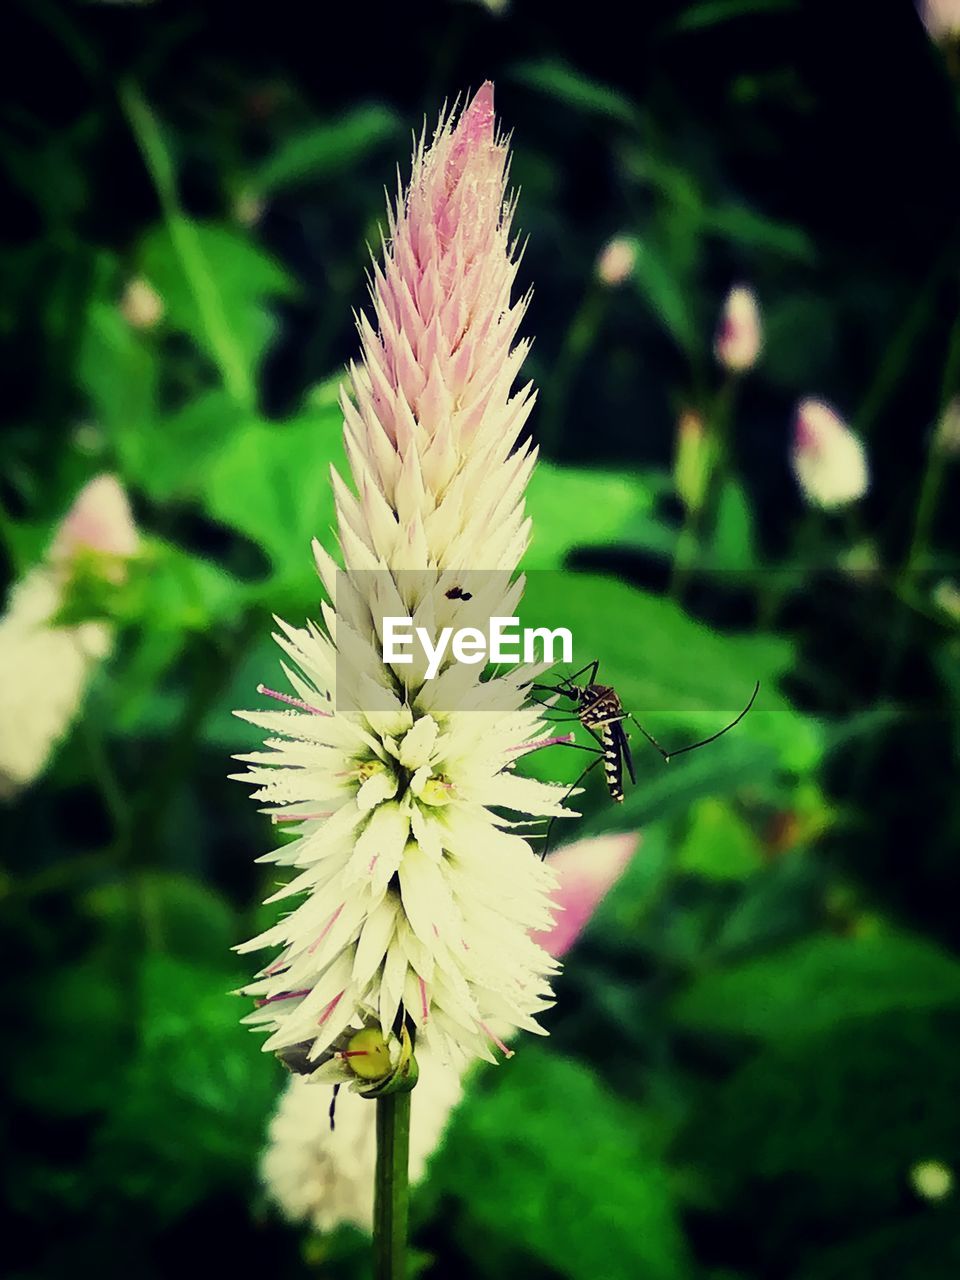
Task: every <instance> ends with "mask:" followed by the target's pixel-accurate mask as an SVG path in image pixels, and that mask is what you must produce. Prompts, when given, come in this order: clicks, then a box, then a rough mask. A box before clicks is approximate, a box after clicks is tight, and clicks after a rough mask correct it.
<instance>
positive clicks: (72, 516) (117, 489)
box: [0, 475, 140, 798]
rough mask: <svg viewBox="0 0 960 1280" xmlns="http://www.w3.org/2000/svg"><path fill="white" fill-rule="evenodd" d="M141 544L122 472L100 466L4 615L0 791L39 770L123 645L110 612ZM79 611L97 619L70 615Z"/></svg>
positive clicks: (0, 631)
mask: <svg viewBox="0 0 960 1280" xmlns="http://www.w3.org/2000/svg"><path fill="white" fill-rule="evenodd" d="M139 545H140V539H139V535H138V533H137V528H136V525H135V524H134V521H133V516H132V514H131V511H130V504H129V502H128V501H127V495H126V493H125V492H124V490H123V488H122V486H121V485H120V482H119V481H118V480H117V479H116V477H115V476H112V475H100V476H95V477H94V478H93V479H92V480H89V481H87V483H86V484H85V485H84V486H83V488H82V489H81V490H80V492H79V493H78V494H77V496H76V498H75V499H74V501H73V504H72V506H71V507H70V509H69V511H68V512H67V514H66V515H65V516H64V518H63V519H62V520H61V522H60V524H59V525H58V526H57V528H56V530H55V532H54V536H53V540H52V542H51V544H50V546H49V548H48V550H47V552H46V555H45V557H44V558H43V559H42V560H41V561H40V562H39V563H38V564H36V565H34V566H33V568H31V569H30V570H29V571H28V572H27V574H26V575H25V576H24V578H23V579H22V580H21V581H20V582H17V583H16V584H15V585H14V586H13V588H12V590H11V592H10V596H9V599H8V602H7V608H6V611H5V612H4V614H3V616H2V617H0V797H2V798H7V797H9V796H12V795H14V794H15V793H16V792H17V791H19V790H20V789H21V788H23V787H25V786H27V785H28V784H29V783H31V782H32V781H33V780H34V779H35V778H36V777H38V775H39V774H41V773H42V772H43V770H44V768H45V767H46V764H47V761H48V760H49V759H50V756H51V755H52V753H53V750H54V748H55V747H56V745H57V743H58V742H59V741H60V740H61V738H63V737H64V735H65V734H66V732H67V730H68V729H69V728H70V725H71V723H72V721H73V719H74V717H75V715H76V714H77V711H78V710H79V708H80V705H81V703H82V701H83V697H84V694H85V692H86V689H87V685H88V684H89V682H90V679H91V677H92V676H93V673H94V671H95V670H96V668H97V666H98V665H99V664H100V663H101V662H103V661H104V660H105V659H106V658H107V657H108V656H109V654H110V652H111V650H112V648H113V628H112V626H111V625H110V623H109V622H108V621H106V620H105V618H104V616H103V615H105V614H108V613H109V610H110V600H111V595H112V594H113V592H114V591H115V590H116V589H117V588H118V587H120V586H122V585H123V583H124V581H125V580H126V577H127V562H128V560H130V559H131V558H132V557H134V556H135V555H136V554H137V552H138V550H139ZM88 604H89V608H88V607H87V605H88ZM71 611H73V612H76V613H78V614H79V615H80V616H81V617H82V616H84V615H86V616H87V618H88V619H89V620H87V621H77V622H73V621H67V620H66V617H67V616H68V615H69V614H70V612H71ZM58 615H59V616H58ZM61 618H63V619H64V620H63V621H61Z"/></svg>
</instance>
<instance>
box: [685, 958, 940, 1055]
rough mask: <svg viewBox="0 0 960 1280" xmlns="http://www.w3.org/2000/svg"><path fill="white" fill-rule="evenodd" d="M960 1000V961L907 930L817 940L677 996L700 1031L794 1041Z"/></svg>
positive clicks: (702, 981)
mask: <svg viewBox="0 0 960 1280" xmlns="http://www.w3.org/2000/svg"><path fill="white" fill-rule="evenodd" d="M957 1003H960V961H957V960H955V959H954V958H953V957H952V956H950V955H948V954H947V953H946V952H945V951H941V950H940V949H939V948H938V947H936V946H934V945H933V944H932V943H929V942H925V941H924V940H923V939H921V938H915V937H911V936H910V935H908V934H900V933H887V934H881V935H880V936H878V937H867V938H857V937H854V938H839V937H829V936H825V937H815V938H811V939H809V940H808V941H804V942H799V943H796V944H795V945H793V946H790V947H786V948H784V949H783V950H781V951H777V952H774V953H773V954H771V955H767V956H763V957H760V958H758V959H755V960H748V961H746V962H745V963H743V964H741V965H737V966H733V967H731V968H728V969H725V970H720V971H718V972H715V973H708V974H706V975H704V976H703V977H702V978H700V979H699V980H698V981H697V982H696V983H694V985H693V986H692V987H691V988H690V989H689V990H688V991H686V992H685V993H684V994H683V995H682V996H681V997H680V998H679V1000H678V1001H677V1004H676V1013H677V1017H678V1018H679V1019H680V1021H681V1022H684V1023H686V1024H688V1025H690V1026H694V1027H697V1028H699V1029H701V1030H704V1031H719V1032H728V1033H733V1034H739V1035H747V1036H756V1037H760V1038H775V1039H795V1038H797V1037H798V1036H805V1035H811V1034H813V1033H816V1032H820V1031H824V1030H827V1029H829V1028H830V1027H833V1026H835V1025H837V1024H839V1023H844V1022H850V1021H853V1020H857V1019H863V1018H868V1017H873V1016H876V1015H878V1014H881V1013H886V1012H889V1011H891V1010H896V1009H935V1008H938V1007H940V1006H945V1005H952V1004H957Z"/></svg>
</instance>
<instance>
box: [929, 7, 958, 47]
mask: <svg viewBox="0 0 960 1280" xmlns="http://www.w3.org/2000/svg"><path fill="white" fill-rule="evenodd" d="M920 17H921V18H922V19H923V25H924V26H925V27H926V28H927V32H928V34H929V36H930V39H931V40H935V41H937V42H938V43H939V42H940V41H943V40H952V39H954V38H955V37H958V36H960V0H920Z"/></svg>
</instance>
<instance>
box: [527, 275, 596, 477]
mask: <svg viewBox="0 0 960 1280" xmlns="http://www.w3.org/2000/svg"><path fill="white" fill-rule="evenodd" d="M608 292H609V290H608V289H604V288H603V286H602V285H600V284H599V283H598V282H597V281H596V280H591V281H590V283H589V284H588V285H587V288H586V291H585V292H584V295H583V298H582V300H581V302H580V306H579V307H578V308H577V310H576V312H575V313H574V316H573V319H572V320H571V321H570V325H569V327H568V329H567V332H566V333H565V334H564V338H563V342H562V344H561V346H560V352H559V354H558V356H557V361H556V365H555V368H554V373H553V376H552V377H551V378H550V380H549V382H548V384H547V387H546V388H545V390H546V391H547V392H548V393H549V394H548V395H547V396H545V398H544V404H543V408H542V410H541V413H540V423H539V427H538V430H537V440H538V442H539V444H540V447H541V449H542V450H543V451H544V453H545V454H547V456H548V457H551V458H554V457H556V455H557V452H558V451H559V448H560V444H561V441H562V437H563V419H564V414H565V413H566V412H567V410H568V408H569V404H570V392H571V388H572V387H573V385H574V383H575V382H576V378H577V374H578V373H579V371H580V366H581V365H582V364H583V361H584V359H585V358H586V356H587V355H588V353H589V351H590V348H591V347H592V346H593V344H594V342H595V341H596V337H597V333H598V332H599V329H600V324H601V322H602V320H603V314H604V311H605V309H606V306H607V296H606V295H607V293H608Z"/></svg>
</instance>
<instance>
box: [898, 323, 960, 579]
mask: <svg viewBox="0 0 960 1280" xmlns="http://www.w3.org/2000/svg"><path fill="white" fill-rule="evenodd" d="M958 382H960V315H958V316H957V318H956V320H955V321H954V323H953V329H952V330H951V333H950V343H949V346H948V348H947V360H946V364H945V366H944V370H943V380H942V383H941V388H940V416H941V418H942V416H943V414H944V413H946V411H947V406H948V405H949V403H950V400H951V399H952V397H953V395H954V393H955V391H956V387H957V384H958ZM939 425H940V424H939V423H938V424H937V427H938V429H939ZM948 461H951V459H949V458H948V455H947V450H946V449H945V448H943V447H942V444H941V442H940V441H939V440H938V439H937V438H936V435H935V436H934V438H933V439H932V440H931V442H930V446H929V449H928V450H927V465H926V469H925V471H924V474H923V483H922V485H921V488H920V497H919V500H918V502H917V514H916V518H915V520H914V526H913V538H912V539H911V542H910V550H909V552H908V554H907V560H906V565H905V567H904V577H909V575H910V574H911V573H912V571H913V570H914V569H918V568H922V567H923V563H922V562H923V560H924V557H925V556H926V554H927V552H928V551H929V549H930V533H931V531H932V529H933V522H934V518H935V517H936V514H937V507H938V505H939V501H940V491H941V489H942V488H943V481H944V477H945V474H946V469H947V463H948Z"/></svg>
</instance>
